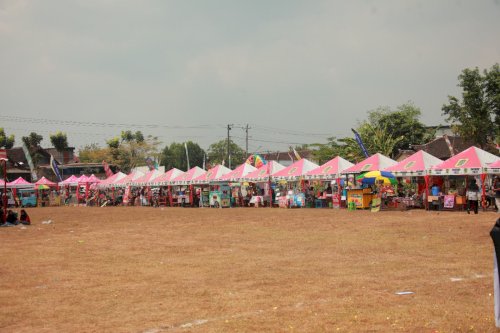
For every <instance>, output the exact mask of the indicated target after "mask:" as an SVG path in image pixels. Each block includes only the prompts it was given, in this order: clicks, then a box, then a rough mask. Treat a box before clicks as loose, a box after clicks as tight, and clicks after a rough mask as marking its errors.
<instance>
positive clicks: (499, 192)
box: [493, 175, 500, 213]
mask: <svg viewBox="0 0 500 333" xmlns="http://www.w3.org/2000/svg"><path fill="white" fill-rule="evenodd" d="M493 191H495V206H496V207H497V213H500V177H499V176H498V175H497V176H495V180H494V181H493Z"/></svg>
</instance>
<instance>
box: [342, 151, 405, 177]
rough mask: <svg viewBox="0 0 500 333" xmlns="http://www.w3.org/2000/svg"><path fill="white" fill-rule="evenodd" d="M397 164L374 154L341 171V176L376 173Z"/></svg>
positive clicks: (385, 157) (378, 154)
mask: <svg viewBox="0 0 500 333" xmlns="http://www.w3.org/2000/svg"><path fill="white" fill-rule="evenodd" d="M397 163H398V162H396V161H394V160H393V159H391V158H389V157H387V156H384V155H382V154H380V153H376V154H374V155H372V156H370V157H368V158H366V159H364V160H363V161H361V162H359V163H357V164H355V165H353V166H352V167H350V168H347V169H345V170H344V171H342V172H341V173H342V174H348V173H362V172H368V171H377V170H384V169H386V168H388V167H391V166H393V165H396V164H397Z"/></svg>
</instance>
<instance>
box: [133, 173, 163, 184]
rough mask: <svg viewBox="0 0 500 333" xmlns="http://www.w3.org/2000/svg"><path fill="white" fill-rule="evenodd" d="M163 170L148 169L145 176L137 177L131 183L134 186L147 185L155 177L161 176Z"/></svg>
mask: <svg viewBox="0 0 500 333" xmlns="http://www.w3.org/2000/svg"><path fill="white" fill-rule="evenodd" d="M162 174H163V172H161V171H158V170H151V171H148V173H146V174H145V175H144V176H142V177H139V178H137V179H136V180H134V181H133V182H132V183H131V185H132V186H146V185H148V184H149V183H150V182H151V181H152V180H153V179H155V178H158V177H159V176H161V175H162Z"/></svg>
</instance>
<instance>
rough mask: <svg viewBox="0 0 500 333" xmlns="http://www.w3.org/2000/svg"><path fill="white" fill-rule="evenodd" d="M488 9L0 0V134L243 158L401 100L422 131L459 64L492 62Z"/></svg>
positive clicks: (477, 4)
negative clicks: (127, 139) (242, 152)
mask: <svg viewBox="0 0 500 333" xmlns="http://www.w3.org/2000/svg"><path fill="white" fill-rule="evenodd" d="M499 40H500V1H499V0H476V1H456V0H440V1H432V0H427V1H399V0H394V1H386V0H380V1H368V0H367V1H333V0H331V1H322V0H316V1H306V0H304V1H298V0H273V1H268V0H267V1H264V0H253V1H238V0H211V1H204V0H192V1H185V0H178V1H168V0H144V1H132V0H119V1H118V0H116V1H115V0H29V1H28V0H0V127H4V128H5V130H6V132H7V134H15V135H16V144H20V142H21V140H20V138H21V137H22V136H25V135H27V134H29V133H30V132H32V131H35V132H37V133H39V134H42V135H43V136H44V141H42V146H50V140H49V134H50V133H54V132H56V131H58V130H62V131H64V132H66V133H67V135H68V141H69V144H70V145H71V146H74V147H77V148H80V147H83V146H84V145H86V144H90V143H97V144H99V145H101V146H104V145H105V140H106V139H109V138H112V137H113V136H116V135H117V134H119V133H120V131H121V130H129V129H130V130H132V131H136V130H141V131H142V132H143V133H144V134H145V135H149V134H151V135H154V136H158V138H159V139H160V140H161V141H162V145H161V146H164V145H167V144H170V143H171V142H174V141H175V142H184V141H187V140H192V141H194V142H197V143H198V144H200V146H202V148H205V149H206V148H208V146H209V145H210V144H211V143H214V142H216V141H218V140H221V139H224V138H226V137H227V125H228V124H233V125H234V126H233V128H232V130H231V131H230V134H231V137H232V138H233V140H234V141H235V142H236V143H238V144H239V145H240V146H241V147H242V148H243V149H245V130H244V129H243V128H244V127H245V126H246V125H247V124H249V127H250V129H249V151H250V152H255V151H259V152H266V151H277V150H287V149H288V147H289V146H290V145H298V144H304V143H314V142H320V143H325V142H326V140H327V138H328V137H331V136H335V137H344V136H351V132H350V128H351V127H355V126H356V125H357V124H358V123H359V122H360V121H363V120H365V119H366V117H367V112H368V111H370V110H373V109H376V108H378V107H380V106H389V107H390V108H393V109H394V108H396V107H397V106H398V105H401V104H403V103H406V102H408V101H411V102H413V103H414V104H415V105H416V106H417V107H419V108H420V109H421V111H422V116H421V121H422V122H423V123H424V124H426V125H438V124H445V119H444V117H443V116H442V111H441V107H442V105H443V104H445V103H446V102H447V96H448V95H455V96H459V95H460V90H459V88H458V87H457V83H458V80H457V77H458V75H459V74H460V72H461V71H462V70H463V69H464V68H473V67H479V68H480V69H481V70H482V69H487V68H490V67H491V66H492V65H493V64H495V63H496V62H500V43H499V42H498V41H499Z"/></svg>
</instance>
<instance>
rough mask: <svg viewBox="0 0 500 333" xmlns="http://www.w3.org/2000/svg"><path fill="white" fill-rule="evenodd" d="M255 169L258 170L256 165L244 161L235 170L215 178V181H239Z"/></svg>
mask: <svg viewBox="0 0 500 333" xmlns="http://www.w3.org/2000/svg"><path fill="white" fill-rule="evenodd" d="M255 170H257V168H256V167H254V166H253V165H251V164H248V163H243V164H242V165H240V166H238V167H237V168H236V169H234V170H233V171H231V172H229V173H226V174H225V175H223V176H222V177H219V178H217V179H215V181H216V182H238V181H241V180H242V179H243V178H245V176H246V175H248V174H249V173H250V172H253V171H255Z"/></svg>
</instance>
